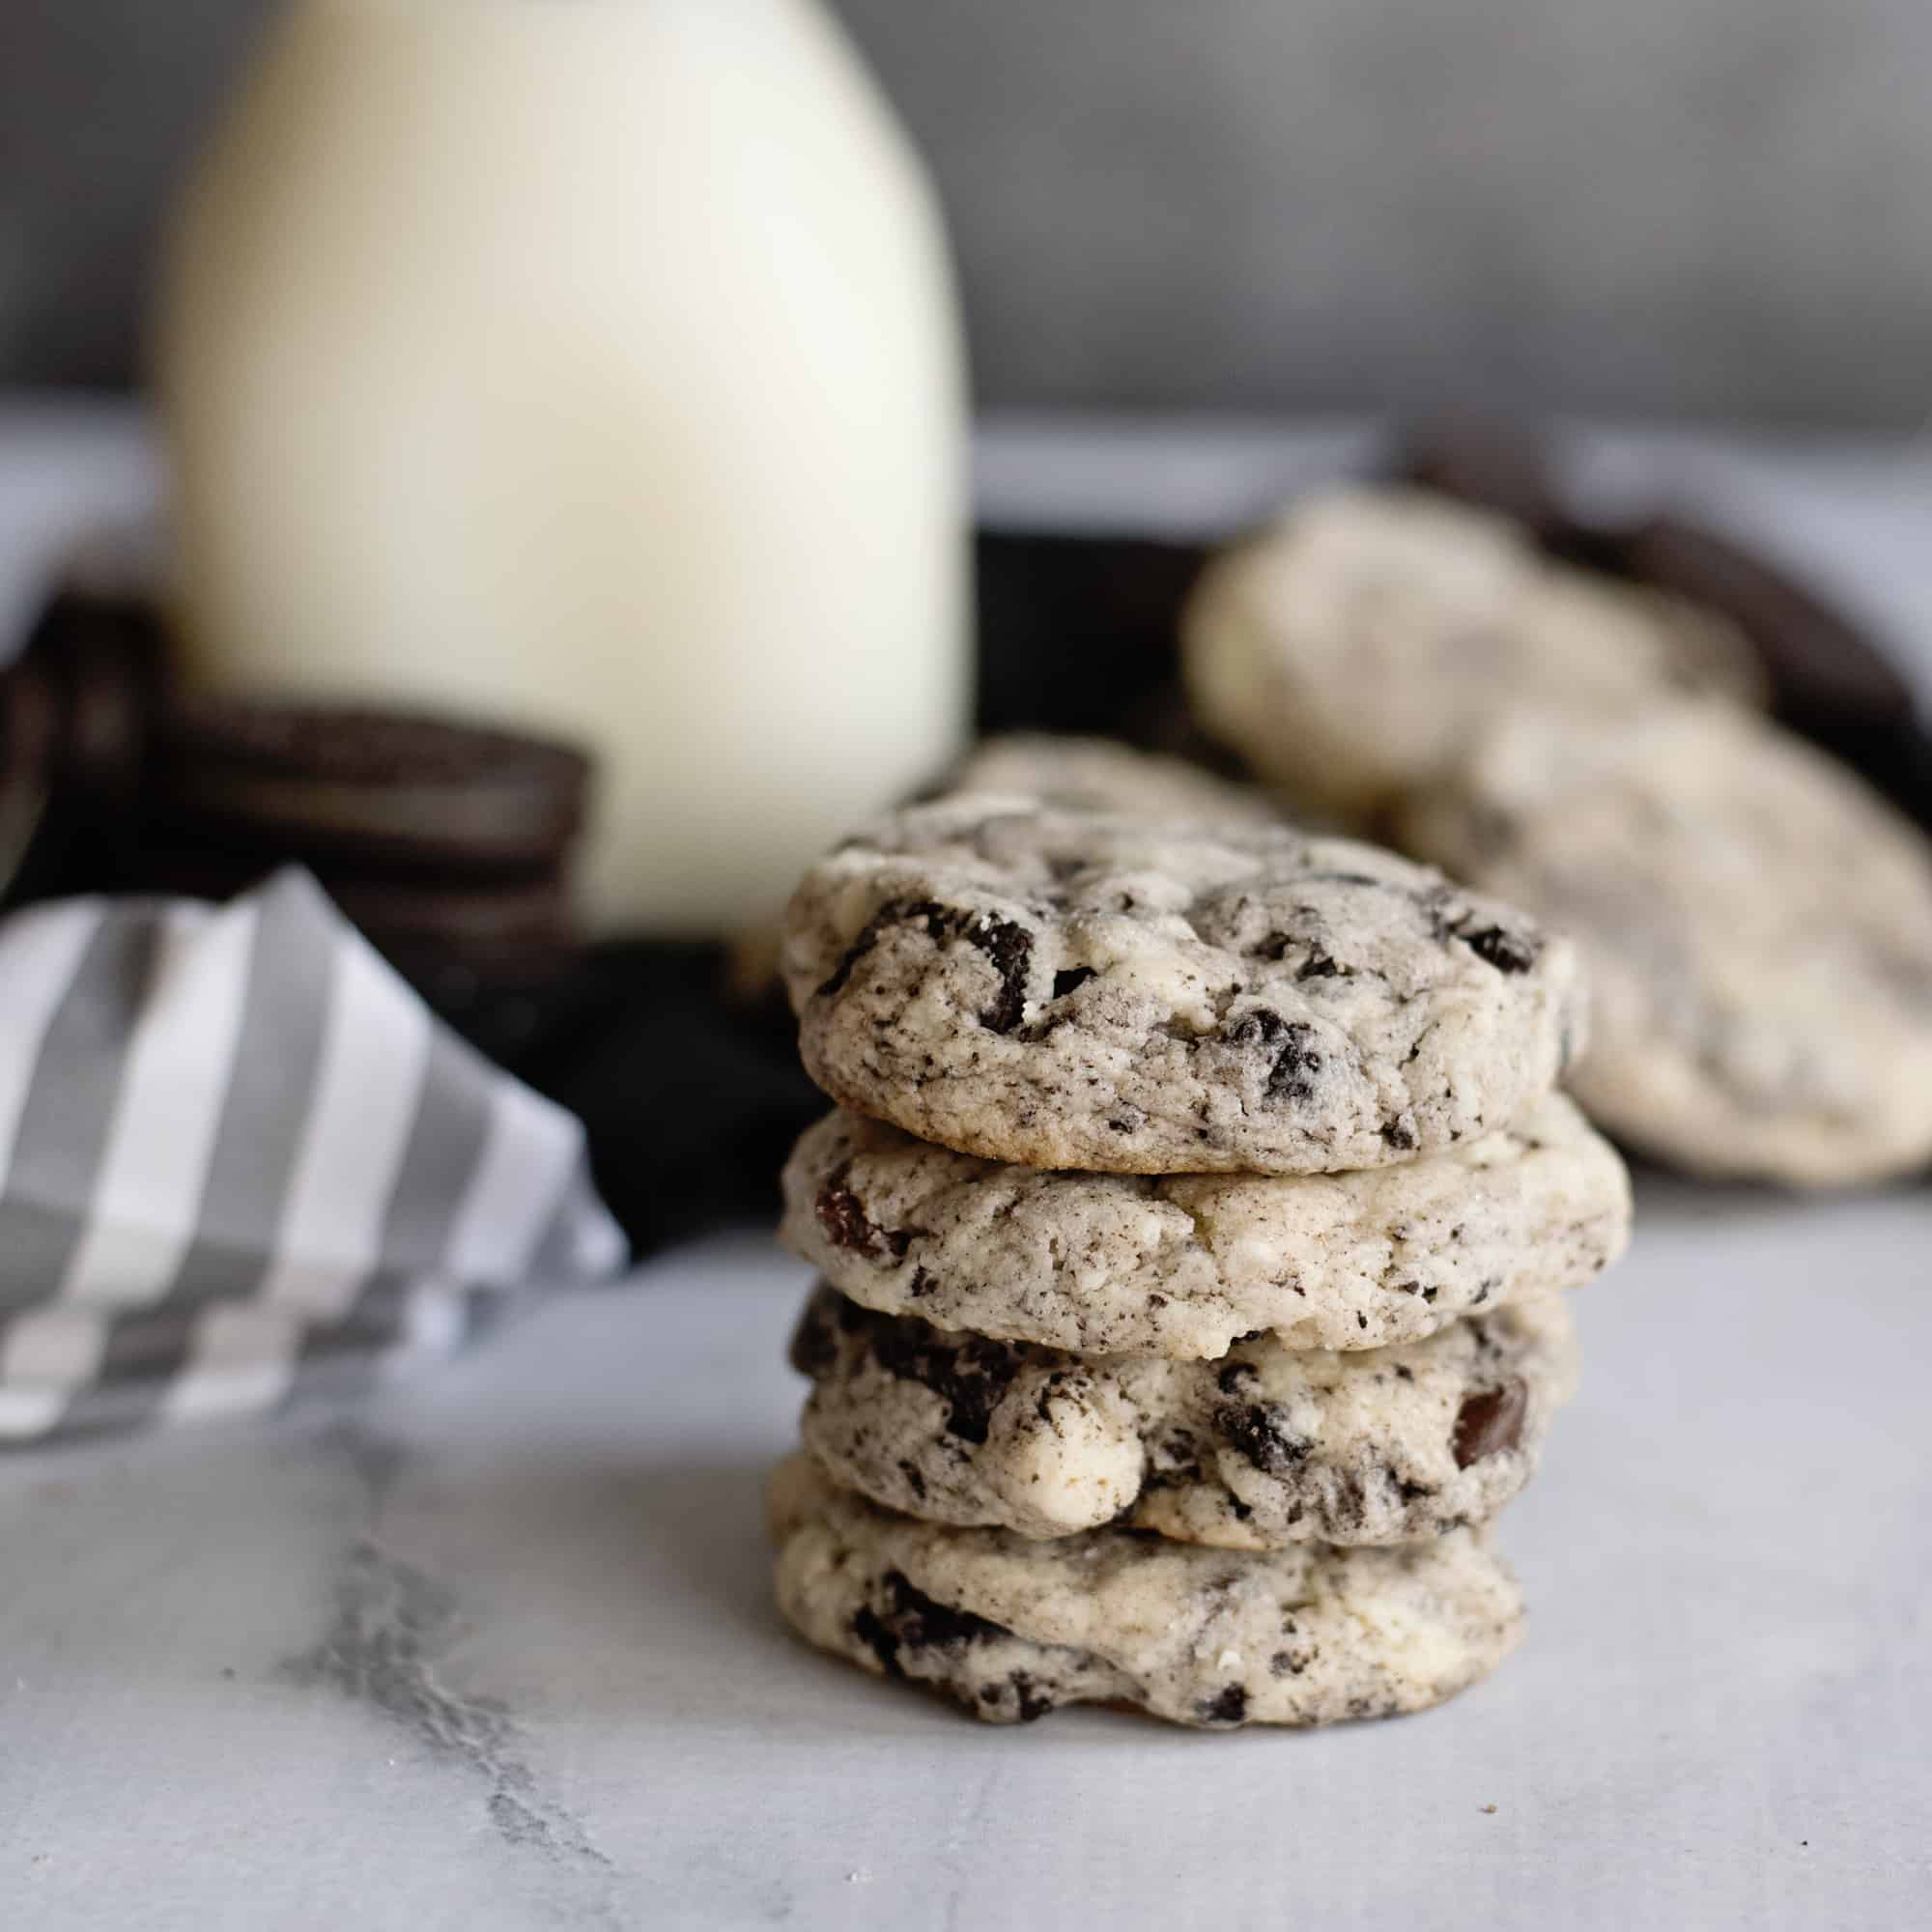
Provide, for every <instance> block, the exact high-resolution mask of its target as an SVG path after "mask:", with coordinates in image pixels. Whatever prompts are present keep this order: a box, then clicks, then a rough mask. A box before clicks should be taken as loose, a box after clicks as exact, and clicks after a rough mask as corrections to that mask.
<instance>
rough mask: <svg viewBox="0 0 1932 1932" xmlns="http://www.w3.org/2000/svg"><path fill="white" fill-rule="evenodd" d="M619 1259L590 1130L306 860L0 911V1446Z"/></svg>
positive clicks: (301, 1362)
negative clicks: (493, 1047) (403, 961)
mask: <svg viewBox="0 0 1932 1932" xmlns="http://www.w3.org/2000/svg"><path fill="white" fill-rule="evenodd" d="M623 1259H624V1240H623V1236H621V1234H620V1233H619V1232H618V1230H617V1227H616V1225H615V1223H614V1222H612V1220H611V1216H610V1215H609V1213H608V1212H606V1210H605V1208H604V1207H603V1205H602V1204H601V1203H600V1202H599V1201H598V1199H597V1197H596V1194H595V1191H594V1190H593V1188H592V1186H591V1183H590V1178H589V1171H588V1167H587V1165H586V1161H585V1156H584V1147H583V1130H582V1125H581V1124H580V1123H579V1122H577V1120H576V1119H575V1118H573V1117H572V1116H571V1115H569V1114H567V1113H565V1112H564V1111H563V1110H562V1109H561V1108H559V1107H556V1106H554V1105H553V1104H552V1103H551V1102H550V1101H548V1100H545V1099H543V1098H541V1097H540V1096H539V1095H537V1094H533V1093H532V1092H530V1090H529V1089H528V1088H526V1087H525V1086H523V1085H522V1084H521V1083H520V1082H518V1081H516V1080H513V1079H512V1078H510V1077H509V1076H508V1075H507V1074H505V1073H503V1072H502V1071H501V1070H500V1069H499V1068H497V1067H495V1066H493V1065H491V1064H490V1063H489V1062H488V1061H486V1060H484V1059H483V1058H482V1057H481V1056H480V1055H479V1054H477V1053H475V1052H474V1051H473V1050H472V1049H471V1048H469V1046H467V1045H466V1044H465V1043H464V1042H463V1041H462V1040H460V1039H458V1038H457V1037H455V1036H454V1035H453V1034H451V1033H450V1032H449V1031H448V1030H447V1029H446V1028H444V1027H443V1026H442V1025H441V1024H440V1022H439V1021H437V1020H436V1019H435V1018H434V1017H433V1016H432V1015H431V1013H430V1012H429V1010H428V1009H427V1008H426V1007H425V1006H424V1005H423V1003H422V1002H421V1000H419V999H418V998H417V997H416V995H415V994H414V993H413V992H412V990H411V989H410V987H409V986H408V985H407V984H406V983H405V982H404V981H403V980H401V979H400V978H399V977H398V976H397V975H396V974H395V973H394V972H393V971H392V970H391V969H390V967H389V966H388V965H387V964H385V963H384V960H383V959H382V958H381V957H380V956H379V955H378V954H377V953H376V952H375V951H374V949H373V948H372V947H370V945H369V944H368V942H367V941H366V940H364V939H363V938H362V937H361V935H360V934H359V933H357V932H356V931H355V928H354V927H353V926H352V925H350V923H348V921H347V920H345V919H344V918H343V917H342V915H341V914H340V913H338V912H337V911H336V910H335V908H334V907H333V906H332V905H331V904H330V903H329V902H328V900H327V898H326V897H325V896H324V895H323V893H322V891H321V889H320V888H319V887H318V886H317V885H316V884H315V882H314V880H313V879H311V878H310V877H309V876H308V874H307V873H305V872H301V871H287V872H282V873H279V874H277V875H276V876H275V877H274V878H273V879H271V880H270V881H269V882H268V883H267V884H265V885H264V886H262V887H261V888H260V889H258V890H257V891H256V892H254V893H251V894H249V895H245V896H243V897H241V898H238V899H236V900H234V901H233V902H232V903H230V904H229V905H226V906H222V907H214V906H208V905H202V904H198V903H195V902H192V901H187V900H156V899H101V898H84V899H66V900H59V901H55V902H52V903H49V904H45V905H40V906H34V907H31V908H28V909H26V910H24V911H21V912H17V913H14V914H13V915H12V916H10V917H9V918H8V919H6V920H5V921H0V1444H5V1443H19V1442H24V1441H31V1440H38V1439H40V1438H43V1437H45V1436H48V1435H57V1434H58V1435H66V1434H72V1433H80V1432H86V1431H92V1430H97V1429H101V1428H107V1427H129V1426H135V1425H138V1424H143V1423H155V1422H169V1421H177V1420H187V1419H190V1418H194V1417H202V1416H213V1415H229V1414H236V1413H241V1412H245V1411H250V1410H261V1409H267V1408H270V1407H273V1406H277V1405H279V1404H280V1403H282V1402H283V1401H285V1400H286V1399H288V1398H289V1397H290V1396H291V1395H293V1394H296V1393H297V1392H298V1391H302V1390H307V1389H312V1388H317V1387H327V1388H329V1389H330V1390H331V1391H333V1390H337V1389H353V1388H355V1387H356V1386H357V1385H359V1384H361V1383H364V1382H367V1381H371V1380H374V1379H377V1378H383V1377H384V1376H386V1375H388V1374H389V1373H391V1372H393V1371H395V1370H397V1369H399V1368H402V1367H404V1366H406V1365H410V1364H412V1363H415V1362H418V1361H421V1360H423V1359H425V1358H433V1357H437V1356H440V1355H444V1354H447V1353H448V1352H450V1351H451V1350H453V1349H455V1348H456V1347H457V1346H458V1345H459V1344H460V1343H461V1342H463V1341H464V1340H465V1339H466V1338H468V1337H469V1336H471V1335H473V1334H474V1333H476V1332H477V1330H478V1328H479V1326H480V1325H482V1324H483V1323H485V1322H487V1321H490V1320H491V1319H492V1318H494V1317H495V1316H496V1315H497V1314H499V1313H500V1312H501V1311H502V1310H503V1309H504V1308H505V1307H507V1306H508V1305H510V1303H511V1302H513V1301H514V1300H515V1299H516V1298H517V1297H518V1296H519V1293H520V1292H522V1291H525V1290H526V1289H529V1288H533V1287H540V1286H543V1285H546V1284H553V1283H560V1282H564V1281H571V1280H586V1279H594V1278H598V1277H602V1276H606V1275H609V1274H611V1273H613V1272H614V1271H615V1270H616V1269H617V1268H618V1267H620V1266H621V1265H622V1263H623Z"/></svg>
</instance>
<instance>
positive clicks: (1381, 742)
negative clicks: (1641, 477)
mask: <svg viewBox="0 0 1932 1932" xmlns="http://www.w3.org/2000/svg"><path fill="white" fill-rule="evenodd" d="M1182 633H1183V664H1184V668H1185V671H1186V676H1187V685H1188V694H1189V696H1190V698H1191V700H1192V703H1193V706H1194V709H1195V712H1196V715H1197V716H1198V717H1199V719H1200V720H1201V722H1202V724H1203V725H1205V726H1206V727H1207V728H1208V731H1210V732H1211V733H1212V734H1213V735H1214V736H1215V737H1217V738H1219V739H1221V740H1222V741H1223V742H1224V743H1225V744H1228V745H1230V746H1232V747H1233V748H1234V749H1236V751H1238V752H1239V753H1241V754H1242V755H1243V757H1244V758H1245V759H1246V760H1247V762H1248V763H1249V764H1250V765H1251V766H1252V767H1253V768H1254V770H1255V771H1256V772H1258V773H1259V774H1261V775H1262V776H1263V777H1264V778H1266V779H1268V780H1269V781H1272V782H1273V783H1274V784H1276V785H1277V786H1279V787H1280V788H1281V789H1282V790H1283V791H1284V792H1286V793H1287V794H1288V795H1289V796H1290V797H1291V798H1293V800H1294V801H1295V802H1296V803H1297V804H1298V805H1300V806H1316V807H1321V808H1322V809H1324V810H1328V811H1330V812H1333V813H1335V814H1336V815H1337V816H1339V817H1340V818H1341V819H1343V820H1344V821H1346V822H1351V823H1352V822H1360V821H1361V820H1362V819H1363V818H1364V817H1365V816H1366V815H1367V814H1370V813H1372V812H1374V811H1375V810H1377V809H1378V808H1379V807H1380V806H1381V805H1383V804H1384V803H1385V802H1386V801H1387V800H1388V799H1390V798H1391V797H1392V796H1394V795H1397V794H1399V793H1401V792H1403V791H1406V789H1408V788H1409V787H1411V786H1413V785H1416V784H1419V783H1423V782H1427V781H1429V780H1431V779H1432V778H1433V777H1435V775H1436V774H1437V773H1438V772H1439V771H1440V770H1442V769H1443V768H1444V766H1445V765H1446V764H1447V763H1448V762H1449V761H1450V760H1451V759H1452V758H1453V757H1454V756H1456V755H1457V754H1458V753H1460V752H1461V751H1462V750H1463V747H1464V746H1465V744H1466V743H1467V742H1468V739H1469V737H1470V735H1471V734H1472V733H1473V732H1474V731H1476V730H1478V729H1480V728H1481V727H1482V726H1483V725H1485V724H1486V723H1487V722H1488V721H1489V720H1490V719H1491V718H1492V717H1493V716H1494V714H1495V713H1496V712H1497V711H1498V710H1500V709H1503V708H1505V707H1507V706H1508V705H1511V704H1516V703H1534V704H1539V705H1545V706H1553V707H1561V708H1566V709H1571V710H1575V711H1577V712H1579V713H1582V714H1585V715H1590V716H1601V715H1604V714H1605V713H1606V712H1613V711H1616V710H1619V709H1623V708H1628V707H1630V706H1633V705H1637V704H1643V703H1648V702H1649V701H1651V700H1652V699H1653V698H1654V697H1656V696H1659V695H1668V694H1670V693H1672V692H1682V691H1685V690H1698V689H1704V690H1717V691H1723V692H1726V693H1729V694H1731V695H1734V696H1749V697H1756V696H1760V689H1761V685H1762V673H1761V671H1760V670H1759V668H1758V667H1757V664H1756V661H1755V659H1754V658H1753V657H1752V655H1751V652H1750V650H1749V648H1748V646H1747V644H1746V643H1745V641H1744V639H1743V638H1742V637H1741V636H1740V635H1739V634H1738V633H1736V632H1735V631H1734V630H1733V629H1732V628H1731V627H1730V626H1728V625H1727V624H1724V623H1722V622H1720V621H1719V620H1718V619H1717V618H1715V617H1712V616H1709V615H1707V614H1705V613H1702V612H1699V611H1693V610H1692V609H1691V608H1690V606H1688V605H1684V604H1681V603H1678V602H1677V601H1676V600H1674V599H1670V598H1666V597H1662V596H1659V595H1657V594H1656V593H1653V592H1647V591H1640V590H1634V589H1633V588H1631V587H1630V586H1629V585H1626V584H1618V583H1614V582H1610V581H1609V580H1607V579H1604V578H1599V577H1594V576H1590V575H1588V574H1586V573H1583V572H1580V571H1576V570H1572V569H1568V568H1566V567H1564V566H1562V565H1559V564H1554V563H1551V562H1550V561H1548V559H1546V558H1544V557H1543V556H1541V555H1540V554H1538V553H1537V552H1536V551H1535V549H1534V548H1533V547H1532V546H1531V544H1530V543H1529V542H1528V540H1527V539H1526V537H1525V536H1524V535H1523V533H1522V532H1521V531H1520V530H1519V529H1518V528H1517V527H1516V526H1514V525H1512V524H1510V523H1508V522H1506V521H1504V520H1502V519H1500V518H1497V517H1494V516H1492V515H1489V514H1487V513H1485V512H1483V511H1479V510H1475V509H1471V508H1469V507H1468V506H1466V505H1463V504H1457V503H1454V502H1451V501H1450V500H1448V499H1447V498H1445V497H1432V496H1428V495H1424V494H1421V493H1416V492H1406V491H1399V490H1382V491H1368V490H1350V491H1338V492H1332V493H1329V494H1327V495H1323V496H1318V497H1310V498H1308V499H1305V500H1304V501H1302V502H1300V503H1297V504H1296V505H1294V506H1293V508H1292V509H1291V510H1290V511H1288V512H1287V513H1286V514H1285V515H1284V516H1283V517H1282V518H1281V519H1280V520H1279V521H1278V522H1277V523H1276V524H1275V525H1274V526H1272V527H1271V528H1269V529H1267V530H1265V531H1264V532H1263V533H1262V534H1260V535H1259V536H1257V537H1255V538H1253V539H1251V540H1249V541H1248V542H1246V543H1244V544H1242V545H1240V546H1238V547H1236V549H1234V550H1232V551H1230V552H1228V553H1226V554H1223V555H1222V556H1221V557H1219V558H1218V559H1217V560H1216V561H1215V562H1214V563H1213V564H1211V565H1210V566H1209V567H1208V571H1207V572H1206V573H1205V574H1204V575H1203V577H1202V580H1201V582H1200V583H1199V585H1198V586H1197V588H1196V590H1195V592H1194V594H1193V596H1192V598H1191V599H1190V602H1189V605H1188V609H1187V611H1186V613H1185V615H1184V618H1183V622H1182Z"/></svg>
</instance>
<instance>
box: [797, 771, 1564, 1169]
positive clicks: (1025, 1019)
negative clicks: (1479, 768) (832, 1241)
mask: <svg viewBox="0 0 1932 1932" xmlns="http://www.w3.org/2000/svg"><path fill="white" fill-rule="evenodd" d="M781 968H782V971H783V974H784V978H785V982H786V985H787V987H788V989H789V991H790V993H791V998H792V1004H793V1007H794V1008H795V1009H796V1010H797V1011H798V1013H799V1016H800V1027H801V1037H800V1050H801V1052H802V1053H803V1055H804V1058H805V1064H806V1067H807V1070H808V1071H809V1072H810V1074H811V1076H812V1078H813V1079H814V1080H816V1081H817V1082H818V1084H819V1085H820V1086H821V1087H823V1088H824V1089H825V1090H826V1092H827V1093H829V1094H832V1095H833V1096H834V1097H835V1098H836V1099H838V1100H840V1101H842V1102H843V1103H844V1104H845V1105H847V1106H849V1107H852V1108H854V1109H856V1110H857V1111H859V1112H861V1113H865V1114H869V1115H872V1116H873V1117H874V1118H877V1119H881V1120H887V1121H891V1122H894V1123H895V1125H897V1126H900V1127H903V1128H904V1129H905V1130H906V1131H907V1132H908V1133H912V1134H917V1135H919V1136H920V1137H921V1138H922V1139H924V1140H929V1141H936V1142H938V1143H939V1145H941V1146H942V1147H948V1148H952V1149H954V1150H956V1151H960V1152H963V1153H976V1154H981V1155H984V1156H986V1157H987V1158H989V1159H994V1160H1008V1161H1022V1162H1026V1163H1029V1164H1031V1165H1034V1166H1037V1167H1072V1168H1086V1169H1091V1170H1094V1171H1096V1172H1101V1173H1115V1174H1181V1173H1231V1172H1245V1173H1251V1174H1323V1173H1336V1172H1341V1171H1344V1170H1349V1169H1357V1168H1370V1167H1382V1166H1386V1165H1388V1164H1389V1163H1391V1162H1394V1161H1401V1160H1406V1159H1408V1158H1410V1157H1412V1156H1413V1155H1415V1154H1418V1153H1428V1152H1433V1151H1438V1150H1440V1149H1443V1148H1446V1147H1450V1146H1452V1145H1454V1144H1455V1143H1456V1142H1458V1141H1462V1140H1465V1139H1467V1138H1468V1137H1470V1136H1471V1135H1474V1134H1480V1133H1482V1132H1483V1131H1485V1129H1486V1128H1489V1127H1494V1126H1503V1125H1506V1124H1507V1123H1508V1122H1510V1121H1511V1120H1512V1119H1514V1118H1515V1117H1516V1116H1517V1115H1518V1114H1520V1112H1521V1111H1522V1110H1523V1109H1524V1108H1525V1107H1526V1106H1528V1105H1529V1104H1530V1102H1532V1101H1533V1100H1535V1099H1537V1098H1538V1097H1540V1096H1541V1095H1542V1094H1545V1093H1547V1092H1548V1090H1549V1089H1550V1087H1551V1086H1552V1085H1553V1084H1554V1083H1555V1081H1556V1079H1557V1077H1558V1075H1559V1074H1560V1073H1561V1072H1562V1070H1563V1068H1564V1066H1565V1065H1567V1064H1568V1062H1569V1060H1570V1059H1571V1058H1572V1057H1573V1055H1574V1054H1575V1053H1576V1051H1577V1047H1578V1045H1579V1044H1580V1041H1581V1029H1582V1023H1583V1022H1582V1013H1583V1007H1582V998H1581V988H1580V984H1579V980H1578V973H1577V960H1576V955H1575V953H1574V952H1573V950H1572V949H1571V947H1570V946H1569V944H1568V943H1567V942H1566V941H1564V940H1561V939H1556V938H1551V937H1547V936H1546V935H1544V934H1543V933H1541V932H1540V931H1538V930H1537V928H1536V927H1535V926H1534V925H1533V924H1531V923H1529V922H1527V921H1526V920H1524V919H1522V918H1521V917H1520V915H1518V914H1517V913H1516V912H1514V911H1513V910H1511V909H1510V908H1508V907H1506V906H1504V905H1502V904H1500V903H1498V902H1496V901H1493V900H1491V899H1487V898H1482V897H1479V896H1477V895H1472V894H1469V893H1465V892H1463V891H1461V890H1460V889H1458V888H1457V887H1454V886H1452V885H1450V884H1449V883H1448V881H1447V880H1445V879H1444V878H1443V877H1442V876H1441V874H1440V873H1438V872H1435V871H1433V870H1431V869H1430V868H1428V867H1423V866H1417V865H1412V864H1410V863H1409V862H1407V861H1406V860H1403V859H1399V858H1397V857H1395V856H1394V855H1393V854H1392V853H1389V852H1384V851H1382V850H1380V849H1378V847H1375V846H1371V845H1366V844H1363V843H1360V842H1358V841H1355V840H1352V839H1343V838H1310V837H1308V836H1307V835H1305V834H1303V833H1301V832H1298V831H1296V830H1294V829H1293V828H1292V827H1289V826H1285V825H1233V824H1215V825H1212V826H1204V825H1189V824H1186V823H1182V822H1177V821H1171V820H1165V819H1139V818H1127V817H1120V816H1112V815H1107V814H1100V813H1089V812H1082V811H1062V810H1052V809H1049V808H1045V807H1041V806H1039V805H1037V804H1036V803H1034V802H1031V801H1027V800H1021V799H1015V798H1007V799H1002V798H999V797H996V796H993V795H989V794H968V795H965V796H961V797H956V798H952V799H946V800H942V801H940V802H938V803H937V804H933V805H928V806H923V807H918V808H915V809H913V810H908V811H904V812H901V813H899V814H898V815H897V816H896V817H895V818H893V819H890V820H888V821H886V822H885V823H884V824H883V825H881V826H878V827H875V828H873V829H872V830H871V831H870V832H868V833H867V834H866V835H864V836H862V837H859V838H853V839H851V840H849V841H848V842H847V843H846V844H844V845H843V846H841V847H840V848H839V849H838V851H837V852H835V853H834V854H832V855H831V856H830V857H829V858H827V859H825V860H823V861H822V862H821V863H820V864H819V865H817V866H816V867H813V868H812V870H811V871H810V873H809V874H808V875H807V877H806V879H805V881H804V883H803V884H802V885H801V886H800V888H799V890H798V893H797V895H795V897H794V898H793V900H792V905H791V910H790V914H789V917H788V921H787V929H786V933H785V939H784V945H783V949H782V952H781Z"/></svg>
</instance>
